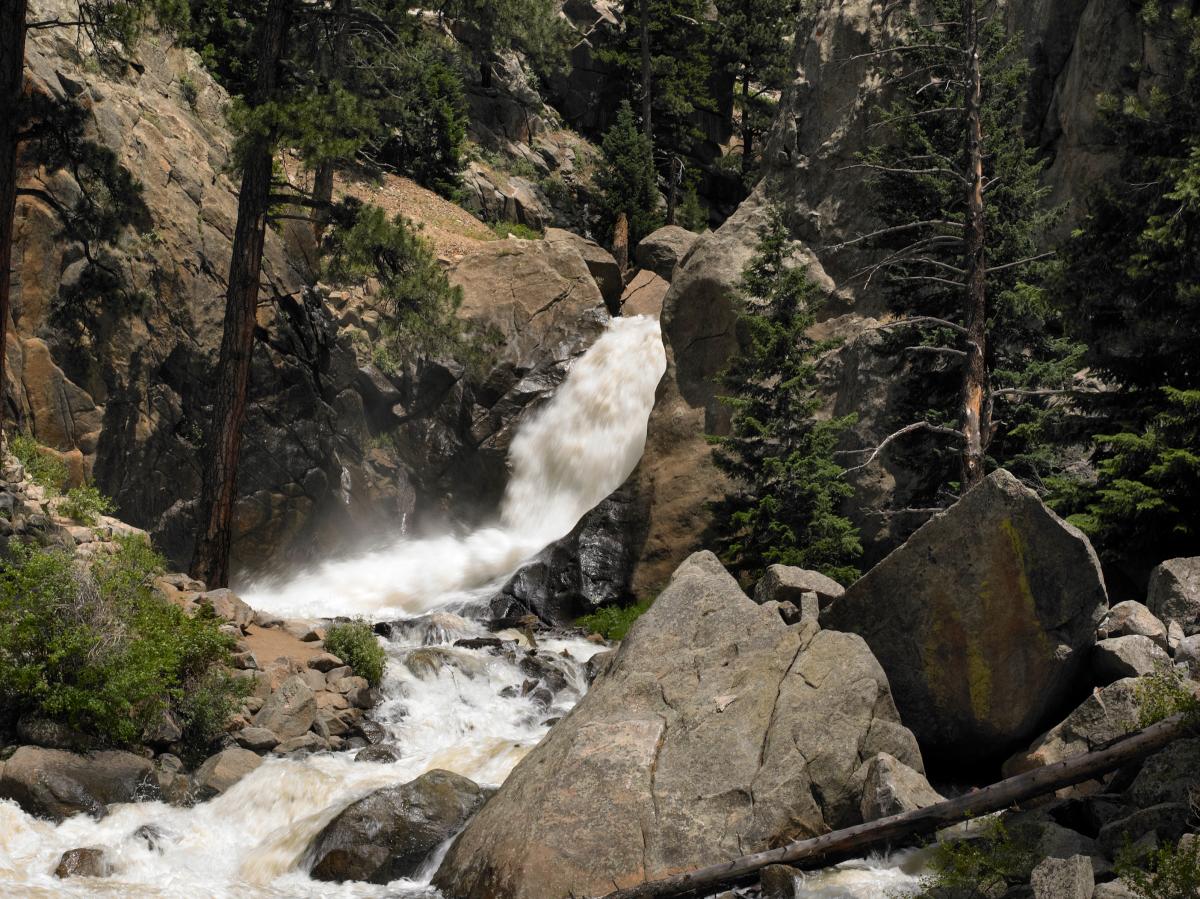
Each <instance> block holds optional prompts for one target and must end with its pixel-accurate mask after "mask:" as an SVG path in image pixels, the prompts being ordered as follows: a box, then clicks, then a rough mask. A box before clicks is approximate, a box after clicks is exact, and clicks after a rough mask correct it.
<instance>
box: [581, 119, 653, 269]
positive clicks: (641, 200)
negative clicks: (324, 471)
mask: <svg viewBox="0 0 1200 899" xmlns="http://www.w3.org/2000/svg"><path fill="white" fill-rule="evenodd" d="M601 148H602V149H603V151H604V163H603V165H602V166H601V169H600V171H599V173H598V174H597V176H596V181H597V183H598V184H599V187H600V197H601V203H602V205H603V207H604V208H603V212H604V227H605V233H606V236H609V237H611V234H612V229H613V226H614V224H615V223H616V221H617V217H618V216H620V215H621V214H622V213H624V214H625V217H626V218H627V219H628V222H629V245H630V246H633V245H634V244H636V243H637V242H638V241H639V240H641V239H642V238H643V237H645V236H646V235H647V234H649V233H650V232H651V231H653V230H654V229H655V228H657V227H658V226H659V225H661V224H662V218H661V216H660V215H659V212H658V203H659V197H658V188H657V187H656V186H655V173H654V146H653V144H651V142H650V139H649V138H647V137H646V135H645V134H643V133H642V131H641V130H640V129H639V128H638V126H637V122H636V121H634V118H633V109H632V107H630V105H629V101H628V100H622V101H621V108H620V109H619V110H618V111H617V120H616V122H615V123H614V124H613V126H612V127H611V128H609V129H608V131H607V132H605V134H604V140H603V142H602V143H601Z"/></svg>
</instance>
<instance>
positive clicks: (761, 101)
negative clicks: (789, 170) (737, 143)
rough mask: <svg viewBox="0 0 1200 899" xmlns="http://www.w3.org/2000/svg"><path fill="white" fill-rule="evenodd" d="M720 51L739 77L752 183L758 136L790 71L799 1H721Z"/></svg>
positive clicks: (745, 174) (745, 173)
mask: <svg viewBox="0 0 1200 899" xmlns="http://www.w3.org/2000/svg"><path fill="white" fill-rule="evenodd" d="M717 12H718V24H717V54H718V56H719V58H720V60H721V63H722V65H723V66H724V67H725V69H726V71H728V72H729V73H730V74H731V75H732V76H733V79H734V83H735V85H736V86H737V93H736V94H735V98H736V104H737V110H738V115H739V117H740V120H741V122H740V124H741V135H742V180H743V181H744V182H746V183H747V184H749V183H750V182H751V181H752V180H753V172H754V169H755V165H756V162H757V155H756V151H757V149H758V143H759V138H760V137H761V136H762V134H763V133H765V132H766V130H767V129H768V128H769V127H770V126H771V121H772V120H773V119H774V117H775V106H776V101H775V98H776V97H777V96H778V92H779V91H781V90H782V89H783V87H784V86H785V85H786V84H787V81H788V78H789V76H790V75H791V65H790V62H791V38H792V36H793V34H794V33H795V30H796V19H797V16H798V15H799V12H800V0H717Z"/></svg>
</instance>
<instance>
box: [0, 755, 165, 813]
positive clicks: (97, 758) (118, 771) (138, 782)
mask: <svg viewBox="0 0 1200 899" xmlns="http://www.w3.org/2000/svg"><path fill="white" fill-rule="evenodd" d="M157 797H158V786H157V781H156V780H155V777H154V764H153V763H152V762H151V761H150V760H149V759H145V758H143V757H142V756H140V755H134V754H133V753H132V752H121V751H119V750H105V751H102V752H89V753H87V754H86V755H82V754H77V753H74V752H64V751H63V750H60V749H43V748H41V747H40V746H22V747H20V748H19V749H18V750H17V751H16V752H14V753H13V755H12V757H11V758H9V760H8V761H6V762H5V763H4V764H3V766H2V767H0V799H12V800H14V801H15V802H16V803H17V805H19V806H21V808H22V809H24V810H25V811H26V812H28V813H29V814H31V815H37V816H38V817H40V818H49V819H50V820H52V821H62V820H63V819H65V818H69V817H70V816H71V815H74V814H77V813H79V812H87V813H89V814H92V815H102V814H104V812H105V807H106V806H108V805H110V804H112V803H115V802H134V801H136V800H138V799H156V798H157Z"/></svg>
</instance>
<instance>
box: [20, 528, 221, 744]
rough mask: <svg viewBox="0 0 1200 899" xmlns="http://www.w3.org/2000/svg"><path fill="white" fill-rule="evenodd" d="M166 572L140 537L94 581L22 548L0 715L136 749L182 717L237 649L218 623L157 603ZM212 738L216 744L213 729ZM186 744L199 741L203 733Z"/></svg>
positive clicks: (55, 558) (61, 559)
mask: <svg viewBox="0 0 1200 899" xmlns="http://www.w3.org/2000/svg"><path fill="white" fill-rule="evenodd" d="M161 570H162V559H161V558H160V557H159V556H158V555H157V554H156V553H154V552H153V550H151V549H150V547H149V546H147V545H146V543H145V542H143V541H141V540H138V539H136V538H120V539H119V540H118V550H117V552H116V553H115V554H113V555H111V556H106V557H103V558H101V559H99V560H97V561H96V562H95V563H94V564H93V565H92V567H91V569H90V570H89V569H87V568H85V567H83V566H82V565H80V564H79V563H77V562H76V561H75V560H74V559H73V558H72V557H71V556H69V555H67V554H66V553H63V552H61V551H57V550H44V549H31V548H29V547H24V546H14V547H13V548H12V554H11V556H10V557H9V558H8V559H6V560H4V561H3V562H0V715H4V716H7V717H10V718H14V719H15V718H16V717H19V716H20V715H23V714H30V713H32V714H36V715H38V716H40V717H45V718H50V719H53V720H57V721H61V722H63V723H65V724H67V725H69V726H70V727H72V728H74V729H75V730H78V731H80V732H81V733H84V734H88V735H91V736H95V737H97V738H99V739H100V740H101V741H102V742H104V743H109V744H114V745H131V744H136V743H138V742H140V741H141V739H142V736H143V734H144V733H145V732H146V731H147V730H149V729H152V728H153V727H154V726H155V725H156V724H157V722H158V721H159V720H161V717H162V715H164V714H166V713H168V712H179V711H180V710H181V707H183V706H184V705H185V702H184V700H185V697H189V696H190V695H191V694H192V693H193V692H195V690H196V687H197V685H199V684H202V683H205V682H206V679H207V678H209V677H211V674H210V672H211V671H212V670H213V669H214V666H216V665H218V664H220V663H222V662H225V661H227V660H228V657H229V652H230V650H231V649H232V647H233V640H232V639H231V638H229V637H227V636H225V635H223V634H221V633H220V631H219V630H218V627H219V625H220V622H218V621H217V620H216V619H214V618H206V617H202V616H198V617H196V618H189V617H188V616H187V615H185V614H184V612H183V611H182V610H181V609H179V608H178V607H176V606H173V605H171V604H170V603H168V602H166V601H165V600H163V599H162V598H161V597H159V596H158V595H157V594H156V593H155V592H154V591H153V589H152V587H151V580H152V578H153V577H154V576H155V575H156V574H157V573H159V572H161ZM226 692H228V694H229V695H232V693H231V692H230V691H226ZM181 717H183V716H181ZM185 723H187V722H185ZM224 723H225V722H224V720H223V721H221V722H220V726H221V727H223V726H224ZM204 729H205V730H204V734H203V736H205V737H206V738H207V739H209V740H211V737H212V725H211V723H210V722H205V723H204ZM187 738H188V739H191V740H193V741H195V740H197V739H198V736H197V731H196V727H195V722H193V723H192V727H191V731H190V732H189V734H188V735H187Z"/></svg>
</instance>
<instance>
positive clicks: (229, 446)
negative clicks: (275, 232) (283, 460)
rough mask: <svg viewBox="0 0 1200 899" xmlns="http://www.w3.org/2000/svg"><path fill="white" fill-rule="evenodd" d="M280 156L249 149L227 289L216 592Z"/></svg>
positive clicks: (262, 91)
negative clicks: (273, 177) (275, 162)
mask: <svg viewBox="0 0 1200 899" xmlns="http://www.w3.org/2000/svg"><path fill="white" fill-rule="evenodd" d="M291 4H292V0H270V2H269V3H268V5H267V12H266V18H265V19H264V21H263V23H262V26H261V28H260V29H259V33H258V38H257V45H258V73H257V79H256V84H255V102H256V104H263V103H267V102H269V101H270V99H271V97H272V95H273V94H274V92H275V84H276V79H277V74H278V69H279V60H280V57H282V55H283V45H284V40H285V38H286V35H287V30H288V22H289V19H290V16H291ZM273 159H274V147H273V143H272V140H271V138H270V136H269V135H260V136H258V137H256V138H255V139H254V141H253V143H252V144H251V146H250V147H248V148H247V152H246V158H245V168H244V169H243V171H242V187H241V192H240V194H239V196H238V216H237V225H236V228H235V230H234V235H233V254H232V258H231V259H230V263H229V287H228V290H227V292H226V294H225V330H224V333H223V334H222V336H221V356H220V360H219V361H218V363H217V389H216V395H215V400H214V403H213V419H212V424H211V426H210V428H209V434H208V443H207V446H206V453H207V458H206V460H205V466H204V483H203V487H202V489H201V494H200V509H199V513H200V514H199V515H198V522H199V524H200V527H201V531H200V533H199V535H198V536H197V542H196V553H195V556H194V558H193V559H192V574H193V576H195V577H197V578H199V579H200V580H202V581H204V582H205V583H206V584H207V585H208V587H209V588H210V589H212V588H214V587H224V586H227V585H228V583H229V545H230V540H231V537H232V525H233V505H234V502H235V500H236V499H237V469H238V456H239V454H240V452H241V447H242V426H243V424H244V422H245V418H246V400H247V395H248V393H249V387H250V361H251V358H252V356H253V352H254V325H255V317H256V312H257V307H258V281H259V276H260V275H261V273H262V254H263V242H264V239H265V236H266V228H267V210H268V209H269V207H270V202H271V175H272V162H273Z"/></svg>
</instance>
